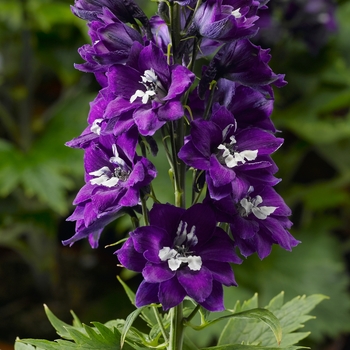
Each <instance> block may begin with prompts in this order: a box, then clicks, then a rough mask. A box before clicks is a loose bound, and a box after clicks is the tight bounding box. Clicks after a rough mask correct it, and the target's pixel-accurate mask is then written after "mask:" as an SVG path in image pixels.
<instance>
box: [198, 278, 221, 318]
mask: <svg viewBox="0 0 350 350" xmlns="http://www.w3.org/2000/svg"><path fill="white" fill-rule="evenodd" d="M200 304H201V305H202V306H203V307H204V308H205V309H207V310H209V311H224V310H225V306H224V291H223V288H222V285H221V284H220V283H219V282H217V281H213V288H212V291H211V294H210V295H209V296H208V298H206V299H205V300H204V301H203V302H201V303H200Z"/></svg>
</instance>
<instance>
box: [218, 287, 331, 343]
mask: <svg viewBox="0 0 350 350" xmlns="http://www.w3.org/2000/svg"><path fill="white" fill-rule="evenodd" d="M325 298H327V297H326V296H324V295H312V296H309V297H306V296H302V297H296V298H294V299H293V300H291V301H289V302H288V303H286V304H284V305H283V304H282V301H283V293H281V294H279V295H278V296H276V297H275V298H273V299H272V300H271V302H270V303H269V305H268V306H267V307H266V309H267V310H269V309H271V311H273V313H274V315H275V316H276V317H277V318H278V319H279V321H280V324H281V327H282V341H281V344H280V348H287V347H290V346H292V345H294V344H296V343H297V342H298V341H300V340H301V339H303V338H305V337H306V336H307V335H308V333H307V332H303V333H291V332H294V331H295V330H297V329H299V328H301V327H303V323H304V322H306V321H308V320H309V319H311V318H312V316H309V315H307V313H308V312H309V311H311V310H312V309H313V308H314V307H315V306H316V305H317V304H318V303H320V302H321V301H322V300H324V299H325ZM242 342H243V343H246V344H254V343H255V344H259V345H261V346H270V347H273V346H274V344H275V339H274V338H273V337H272V336H271V333H270V332H267V325H266V324H263V323H261V322H257V321H255V320H237V319H230V320H229V321H228V322H227V324H226V326H225V328H224V330H223V332H222V333H221V335H220V338H219V342H218V345H225V344H241V343H242Z"/></svg>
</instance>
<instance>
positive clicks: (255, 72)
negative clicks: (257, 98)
mask: <svg viewBox="0 0 350 350" xmlns="http://www.w3.org/2000/svg"><path fill="white" fill-rule="evenodd" d="M269 51H270V50H263V49H262V48H261V47H260V46H256V45H254V44H252V43H251V42H250V41H249V40H238V41H233V42H231V43H228V44H225V45H224V46H223V47H222V48H221V49H220V50H219V51H218V53H217V54H216V55H215V56H214V58H213V59H212V60H211V62H210V64H209V66H208V68H207V69H206V70H205V72H204V74H203V77H202V79H201V81H200V83H199V95H200V96H201V97H203V96H204V94H205V93H206V91H207V90H208V86H209V84H210V82H211V81H212V80H218V79H220V78H225V79H228V80H232V81H234V82H237V83H240V84H242V85H245V86H249V87H252V88H254V89H258V90H261V91H262V92H264V91H265V90H264V89H261V87H262V86H266V85H269V84H272V83H273V84H274V85H276V86H277V87H282V86H284V85H286V81H285V80H284V75H282V74H275V73H273V71H272V70H271V68H270V67H269V66H268V62H269V61H270V59H271V55H270V54H269ZM271 94H272V90H271Z"/></svg>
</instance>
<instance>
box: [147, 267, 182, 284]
mask: <svg viewBox="0 0 350 350" xmlns="http://www.w3.org/2000/svg"><path fill="white" fill-rule="evenodd" d="M175 274H176V272H175V271H171V270H170V269H169V267H168V263H167V262H163V263H161V264H159V265H156V264H149V263H148V264H146V266H145V268H144V269H143V270H142V276H143V277H144V279H145V281H146V282H149V283H160V282H164V281H167V280H169V279H170V278H173V277H174V276H175Z"/></svg>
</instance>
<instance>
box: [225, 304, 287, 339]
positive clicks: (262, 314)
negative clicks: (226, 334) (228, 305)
mask: <svg viewBox="0 0 350 350" xmlns="http://www.w3.org/2000/svg"><path fill="white" fill-rule="evenodd" d="M232 317H234V318H238V319H239V318H243V319H252V320H258V321H261V322H263V323H265V324H266V325H267V326H268V327H269V328H270V329H271V330H272V332H273V334H274V336H275V338H276V341H277V343H278V345H279V344H280V343H281V340H282V328H281V325H280V322H279V320H278V318H277V317H276V316H275V315H274V314H273V313H272V312H270V311H269V310H266V309H252V310H247V311H243V312H240V313H238V314H233V315H232Z"/></svg>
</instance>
